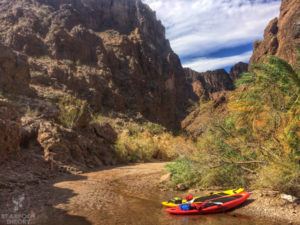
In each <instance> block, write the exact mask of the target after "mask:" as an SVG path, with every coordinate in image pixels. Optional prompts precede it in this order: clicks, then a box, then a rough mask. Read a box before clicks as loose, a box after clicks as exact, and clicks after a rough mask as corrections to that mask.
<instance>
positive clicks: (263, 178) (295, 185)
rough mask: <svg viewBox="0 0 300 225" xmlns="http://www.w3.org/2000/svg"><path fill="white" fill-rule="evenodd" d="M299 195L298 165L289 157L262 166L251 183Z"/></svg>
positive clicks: (299, 170) (299, 169) (299, 168)
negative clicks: (254, 180)
mask: <svg viewBox="0 0 300 225" xmlns="http://www.w3.org/2000/svg"><path fill="white" fill-rule="evenodd" d="M253 186H254V187H258V188H269V189H272V190H277V191H281V192H284V193H289V194H293V195H296V196H300V165H299V163H297V162H295V161H291V160H290V159H282V161H281V162H277V163H276V162H273V163H270V164H269V165H267V166H265V167H263V168H262V169H261V170H260V171H259V174H258V176H257V180H256V182H255V183H254V185H253Z"/></svg>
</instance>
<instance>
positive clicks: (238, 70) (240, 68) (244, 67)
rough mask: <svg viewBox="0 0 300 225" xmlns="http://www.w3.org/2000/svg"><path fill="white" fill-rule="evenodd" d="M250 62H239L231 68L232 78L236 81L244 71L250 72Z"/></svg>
mask: <svg viewBox="0 0 300 225" xmlns="http://www.w3.org/2000/svg"><path fill="white" fill-rule="evenodd" d="M248 66H249V65H248V64H247V63H244V62H239V63H237V64H235V65H234V66H233V67H232V68H231V69H230V73H229V75H230V78H231V80H233V81H235V80H236V79H238V78H240V75H241V74H242V73H245V72H248Z"/></svg>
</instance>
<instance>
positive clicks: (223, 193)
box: [161, 188, 244, 208]
mask: <svg viewBox="0 0 300 225" xmlns="http://www.w3.org/2000/svg"><path fill="white" fill-rule="evenodd" d="M243 191H244V188H239V189H231V190H226V191H221V192H213V193H211V195H218V194H220V195H234V194H238V193H241V192H243ZM211 195H208V196H207V197H208V198H209V197H210V196H211ZM201 198H203V197H201V196H196V197H194V198H193V200H192V201H191V202H193V203H197V202H203V201H197V199H201ZM187 202H188V201H187V200H186V199H183V200H182V203H181V204H184V203H187ZM161 204H162V205H163V206H164V207H167V208H174V207H177V206H178V205H180V204H176V203H173V202H168V201H164V202H162V203H161Z"/></svg>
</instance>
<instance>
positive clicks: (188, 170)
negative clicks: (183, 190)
mask: <svg viewBox="0 0 300 225" xmlns="http://www.w3.org/2000/svg"><path fill="white" fill-rule="evenodd" d="M166 169H167V170H168V171H169V172H170V173H171V181H172V183H173V184H174V185H177V184H184V185H186V186H188V187H190V186H192V185H195V184H196V183H198V182H199V178H200V174H199V172H198V171H197V168H196V167H195V166H194V164H193V163H192V161H191V160H190V159H188V158H180V159H177V160H176V161H174V162H172V163H169V164H167V166H166Z"/></svg>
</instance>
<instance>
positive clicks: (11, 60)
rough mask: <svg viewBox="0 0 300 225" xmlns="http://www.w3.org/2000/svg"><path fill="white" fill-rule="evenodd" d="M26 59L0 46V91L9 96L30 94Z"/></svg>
mask: <svg viewBox="0 0 300 225" xmlns="http://www.w3.org/2000/svg"><path fill="white" fill-rule="evenodd" d="M29 81H30V74H29V66H28V64H27V61H26V59H24V57H21V56H20V55H18V54H16V53H14V52H13V51H12V50H11V49H10V48H8V47H6V46H3V45H1V44H0V91H1V92H3V93H10V94H32V90H31V89H30V88H29Z"/></svg>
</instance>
